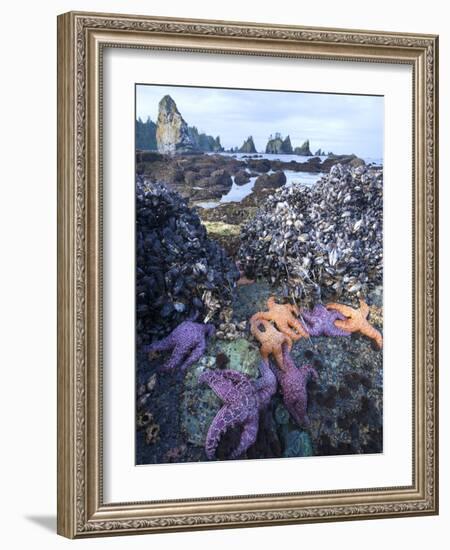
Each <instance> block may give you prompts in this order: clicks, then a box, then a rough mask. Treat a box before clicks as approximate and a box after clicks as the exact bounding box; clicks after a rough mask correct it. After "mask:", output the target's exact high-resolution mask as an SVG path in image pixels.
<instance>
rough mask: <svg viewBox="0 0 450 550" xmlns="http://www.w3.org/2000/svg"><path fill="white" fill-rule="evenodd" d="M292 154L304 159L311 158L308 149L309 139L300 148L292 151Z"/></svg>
mask: <svg viewBox="0 0 450 550" xmlns="http://www.w3.org/2000/svg"><path fill="white" fill-rule="evenodd" d="M294 153H295V154H296V155H302V156H304V157H312V153H311V149H310V148H309V139H307V140H306V141H305V142H304V143H303V145H301V146H300V147H296V148H295V149H294Z"/></svg>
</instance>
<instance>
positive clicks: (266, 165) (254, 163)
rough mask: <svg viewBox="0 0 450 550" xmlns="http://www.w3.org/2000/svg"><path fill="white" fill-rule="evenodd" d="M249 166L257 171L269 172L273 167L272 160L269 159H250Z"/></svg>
mask: <svg viewBox="0 0 450 550" xmlns="http://www.w3.org/2000/svg"><path fill="white" fill-rule="evenodd" d="M247 166H248V167H249V168H250V170H252V171H255V172H259V173H261V172H269V170H270V169H271V165H270V160H268V159H249V160H248V161H247Z"/></svg>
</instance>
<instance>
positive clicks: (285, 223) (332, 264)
mask: <svg viewBox="0 0 450 550" xmlns="http://www.w3.org/2000/svg"><path fill="white" fill-rule="evenodd" d="M382 228H383V173H382V170H381V169H367V168H366V167H365V166H358V167H356V168H351V167H344V166H342V165H340V164H337V165H335V166H333V167H332V168H331V170H330V173H329V174H327V175H325V176H323V177H322V178H321V179H320V180H319V181H318V182H317V183H316V184H315V185H313V186H312V187H311V188H308V187H305V186H302V185H301V184H297V185H293V186H291V187H283V188H281V189H278V190H277V191H276V192H275V193H274V194H273V195H270V196H269V197H268V198H267V199H266V201H265V202H264V204H263V205H262V206H261V208H260V209H259V210H258V212H257V214H256V216H255V217H254V218H253V219H252V220H251V221H250V222H249V223H248V224H246V225H245V226H244V227H243V228H242V230H241V240H242V244H241V247H240V250H239V260H240V265H241V267H242V268H243V269H244V271H245V274H246V275H247V276H248V277H249V278H255V277H261V276H262V277H266V278H268V279H269V281H270V282H271V283H275V282H276V283H280V284H281V285H282V286H283V291H284V294H285V295H286V296H291V297H294V298H307V299H311V300H317V299H322V298H327V297H329V296H341V295H342V296H353V297H354V296H356V295H359V294H366V293H367V292H369V291H371V290H372V289H373V288H374V287H376V286H377V285H379V284H381V282H382V277H383V271H382V269H383V265H382V264H383V239H382Z"/></svg>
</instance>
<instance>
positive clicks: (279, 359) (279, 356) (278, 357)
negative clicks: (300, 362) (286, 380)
mask: <svg viewBox="0 0 450 550" xmlns="http://www.w3.org/2000/svg"><path fill="white" fill-rule="evenodd" d="M272 354H273V356H274V358H275V362H276V364H277V365H278V367H279V368H280V369H281V370H283V371H285V370H286V367H285V365H284V362H283V353H282V351H281V347H277V348H275V349H273V350H272Z"/></svg>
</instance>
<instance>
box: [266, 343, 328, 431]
mask: <svg viewBox="0 0 450 550" xmlns="http://www.w3.org/2000/svg"><path fill="white" fill-rule="evenodd" d="M283 364H284V368H285V370H284V371H283V370H281V369H278V368H277V367H276V366H273V370H274V371H275V374H276V377H277V379H278V382H279V383H280V386H281V389H282V392H283V402H284V404H285V406H286V408H287V410H288V411H289V412H290V414H291V415H292V416H293V418H294V420H295V421H296V422H297V424H299V425H300V426H303V425H305V426H307V425H308V424H309V419H308V416H307V415H306V408H307V405H308V394H307V391H306V385H307V383H308V381H309V380H310V379H311V378H313V379H314V380H317V379H318V378H319V375H318V374H317V371H316V370H315V369H314V368H313V367H311V366H310V365H302V366H301V367H300V368H297V367H296V366H295V363H294V361H293V359H292V356H291V354H290V353H289V350H288V347H287V346H285V345H284V346H283Z"/></svg>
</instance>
